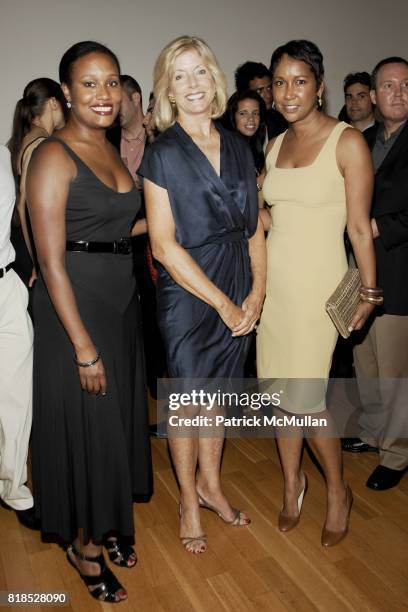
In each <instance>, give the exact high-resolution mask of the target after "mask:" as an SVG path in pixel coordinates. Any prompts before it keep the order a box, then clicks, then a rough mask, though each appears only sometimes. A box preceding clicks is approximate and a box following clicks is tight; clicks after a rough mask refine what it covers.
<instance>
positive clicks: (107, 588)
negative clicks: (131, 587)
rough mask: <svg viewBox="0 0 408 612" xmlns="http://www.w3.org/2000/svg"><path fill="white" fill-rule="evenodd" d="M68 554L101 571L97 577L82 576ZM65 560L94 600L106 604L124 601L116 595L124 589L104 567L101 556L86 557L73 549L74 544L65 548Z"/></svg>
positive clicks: (103, 560)
mask: <svg viewBox="0 0 408 612" xmlns="http://www.w3.org/2000/svg"><path fill="white" fill-rule="evenodd" d="M70 553H72V554H73V555H75V557H77V558H78V559H80V560H81V561H89V562H90V563H97V564H98V565H99V567H100V569H101V573H100V574H99V576H87V575H86V574H83V573H82V572H81V570H80V569H79V567H78V566H77V565H76V564H75V563H74V561H73V560H72V559H71V556H70ZM67 559H68V562H69V563H70V564H71V565H72V567H73V568H74V569H76V571H77V572H78V574H79V575H80V577H81V579H82V581H83V582H84V583H85V584H86V586H87V587H88V591H89V593H90V594H91V595H92V597H93V598H94V599H97V600H98V601H106V602H108V603H120V602H121V601H124V599H121V598H120V597H119V596H118V595H117V593H118V592H119V591H121V590H122V591H124V590H125V589H124V588H123V586H122V585H121V584H120V582H119V581H118V580H117V578H116V577H115V575H114V574H113V573H112V572H111V571H110V569H109V568H108V567H106V564H105V559H104V558H103V555H102V554H101V555H97V556H96V557H88V556H87V555H84V554H82V553H81V552H79V550H77V549H76V548H75V546H74V544H71V545H70V546H68V548H67ZM89 587H95V588H89Z"/></svg>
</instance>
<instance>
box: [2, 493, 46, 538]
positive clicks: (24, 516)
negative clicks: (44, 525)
mask: <svg viewBox="0 0 408 612" xmlns="http://www.w3.org/2000/svg"><path fill="white" fill-rule="evenodd" d="M0 503H1V506H2V507H3V508H4V509H5V510H12V511H13V512H15V513H16V516H17V518H18V520H19V522H20V523H21V524H22V525H24V527H27V529H34V530H36V531H37V530H39V529H40V527H41V522H40V519H38V518H36V516H35V510H34V506H32V507H31V508H27V510H15V509H14V508H12V507H11V506H9V505H8V504H7V503H6V502H5V501H4V500H1V502H0Z"/></svg>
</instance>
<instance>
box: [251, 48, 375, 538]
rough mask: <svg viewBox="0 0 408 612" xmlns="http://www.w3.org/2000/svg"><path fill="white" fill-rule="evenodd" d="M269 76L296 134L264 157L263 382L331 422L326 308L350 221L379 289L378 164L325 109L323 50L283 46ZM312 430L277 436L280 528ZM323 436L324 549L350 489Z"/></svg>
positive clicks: (290, 518)
mask: <svg viewBox="0 0 408 612" xmlns="http://www.w3.org/2000/svg"><path fill="white" fill-rule="evenodd" d="M271 70H272V73H273V81H272V82H273V95H274V103H275V106H276V109H277V110H278V111H279V112H281V113H282V115H283V116H284V118H285V119H286V120H287V121H288V123H289V129H288V130H287V131H286V132H285V133H284V134H281V135H279V136H278V137H277V138H275V139H274V140H272V141H271V142H270V143H269V145H268V149H267V152H266V153H267V155H266V170H267V174H266V178H265V181H264V185H263V194H264V198H265V201H266V202H267V203H268V204H269V205H270V206H271V226H270V229H269V234H268V239H267V252H268V255H267V290H266V299H265V303H264V308H263V313H262V317H261V322H260V325H259V329H258V342H257V356H258V376H259V377H260V378H277V379H296V381H293V380H292V381H290V385H289V386H290V388H291V391H292V401H291V402H290V403H289V404H286V406H287V407H286V410H288V411H290V412H291V413H295V414H299V415H306V414H311V413H320V414H319V415H318V416H325V417H326V418H328V413H327V412H324V414H321V413H323V411H325V408H326V407H325V401H324V390H325V387H326V380H327V378H328V375H329V370H330V364H331V358H332V353H333V350H334V347H335V343H336V339H337V331H336V329H335V327H334V325H333V324H332V322H331V320H330V318H329V316H328V315H327V313H326V312H325V302H326V300H327V299H328V297H329V296H330V295H331V294H332V293H333V291H334V289H335V288H336V287H337V285H338V284H339V282H340V281H341V279H342V277H343V276H344V274H345V272H346V270H347V260H346V255H345V251H344V245H343V233H344V229H345V226H346V223H347V230H348V234H349V237H350V240H351V242H352V245H353V249H354V253H355V255H356V260H357V264H358V267H359V270H360V274H361V279H362V284H363V286H365V287H368V288H372V287H375V258H374V251H373V238H372V231H371V227H370V220H369V211H370V204H371V196H372V186H373V169H372V162H371V157H370V153H369V150H368V147H367V145H366V143H365V141H364V138H363V137H362V135H361V134H360V132H359V131H358V130H354V129H352V128H350V127H349V126H348V125H347V124H345V123H340V122H338V121H337V120H336V119H334V118H333V117H329V116H328V115H326V114H325V113H324V112H321V108H320V107H321V104H322V102H321V96H322V93H323V89H324V84H323V74H324V69H323V57H322V54H321V53H320V51H319V49H318V48H317V47H316V45H314V44H313V43H311V42H309V41H304V40H298V41H291V42H289V43H287V44H286V45H283V46H281V47H279V48H278V49H277V50H276V51H275V52H274V54H273V55H272V63H271ZM266 229H268V228H266ZM372 309H373V306H372V304H370V303H366V302H362V303H361V304H360V305H359V307H358V310H357V312H356V314H355V316H354V319H353V321H352V324H351V326H352V328H353V329H360V328H361V327H362V325H363V323H364V321H365V320H366V319H367V317H368V316H369V314H370V313H371V312H372ZM310 378H312V379H318V381H317V382H318V384H317V385H315V387H314V391H316V389H318V390H319V389H320V392H319V391H318V393H317V395H318V398H319V399H316V398H313V397H309V395H310V394H309V393H308V384H307V383H308V382H309V381H304V379H310ZM302 379H303V380H302ZM319 383H320V386H319ZM312 396H313V390H312ZM282 408H283V409H285V405H284V402H283V403H282ZM305 433H306V434H307V436H308V437H309V436H310V435H311V432H310V431H309V432H305V431H303V429H302V428H299V429H298V430H296V431H295V432H293V431H291V433H290V434H284V436H285V437H279V436H278V437H277V444H278V450H279V454H280V458H281V464H282V469H283V474H284V481H285V483H284V502H283V508H282V511H281V513H280V515H279V528H280V529H281V530H282V531H289V529H292V528H293V527H294V526H296V524H297V522H298V521H299V515H300V509H301V505H302V502H303V497H304V494H305V491H306V488H307V478H306V475H305V474H304V473H303V472H302V471H301V468H300V462H301V453H302V445H303V436H304V435H305ZM315 433H316V432H315ZM321 434H322V432H321V431H320V435H312V436H311V437H310V439H309V443H310V446H311V448H312V450H313V452H314V454H315V455H316V458H317V459H318V460H319V461H320V463H321V466H322V468H323V471H324V474H325V478H326V483H327V515H326V522H325V526H324V528H323V532H322V544H323V545H324V546H331V545H333V544H336V543H338V542H339V541H340V540H341V539H343V537H345V535H346V533H347V529H348V520H349V515H350V510H351V505H352V493H351V490H350V488H349V487H348V486H347V485H346V484H345V482H344V480H343V474H342V459H341V448H340V441H339V440H338V439H336V438H334V437H330V434H328V433H327V431H326V435H325V434H324V432H323V435H321Z"/></svg>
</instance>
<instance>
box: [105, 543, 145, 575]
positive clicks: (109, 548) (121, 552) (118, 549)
mask: <svg viewBox="0 0 408 612" xmlns="http://www.w3.org/2000/svg"><path fill="white" fill-rule="evenodd" d="M103 545H104V547H105V548H106V552H107V553H108V555H109V559H110V560H111V561H112V563H114V564H115V565H119V567H127V568H129V569H130V568H132V567H135V565H136V563H137V556H136V552H135V550H134V548H132V546H130V545H129V544H127V543H126V542H125V541H124V540H123V539H122V538H120V537H116V536H111V537H110V538H104V539H103ZM131 555H134V556H135V557H136V559H135V562H134V563H132V565H129V559H130V557H131Z"/></svg>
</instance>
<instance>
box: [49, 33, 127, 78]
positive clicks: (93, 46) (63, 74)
mask: <svg viewBox="0 0 408 612" xmlns="http://www.w3.org/2000/svg"><path fill="white" fill-rule="evenodd" d="M89 53H103V54H104V55H107V56H108V57H110V58H111V60H113V62H114V63H115V64H116V66H117V68H118V73H119V74H120V64H119V60H118V58H117V57H116V55H115V54H114V53H113V51H111V50H110V49H108V47H105V45H102V44H101V43H98V42H95V41H93V40H83V41H82V42H79V43H76V44H75V45H72V47H70V48H69V49H68V50H67V51H65V53H64V55H63V56H62V58H61V61H60V65H59V79H60V83H66V84H67V85H70V83H71V79H72V67H73V65H74V64H75V62H76V61H77V60H78V59H79V58H81V57H84V56H85V55H89Z"/></svg>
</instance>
